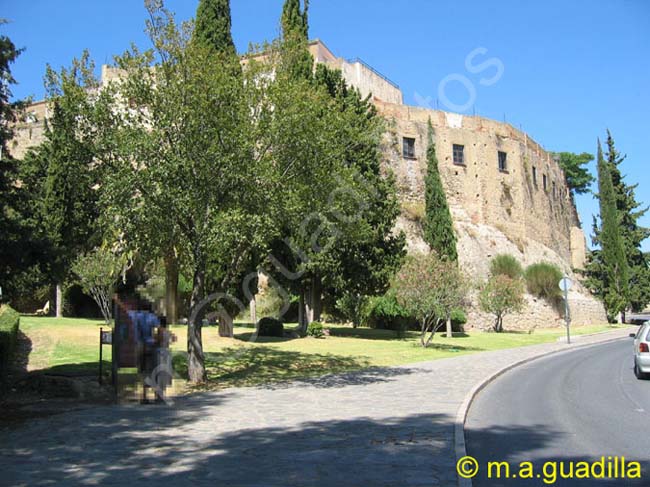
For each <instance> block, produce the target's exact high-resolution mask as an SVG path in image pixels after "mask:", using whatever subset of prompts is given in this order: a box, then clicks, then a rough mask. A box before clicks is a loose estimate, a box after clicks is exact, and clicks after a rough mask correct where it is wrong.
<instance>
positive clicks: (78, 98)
mask: <svg viewBox="0 0 650 487" xmlns="http://www.w3.org/2000/svg"><path fill="white" fill-rule="evenodd" d="M93 69H94V65H93V63H92V62H91V61H90V59H89V55H88V53H87V52H85V53H84V54H83V56H82V57H81V58H80V59H79V60H74V61H73V63H72V67H71V68H70V69H65V68H64V69H62V70H61V72H60V73H56V72H54V71H53V70H52V69H51V68H50V67H49V66H48V68H47V73H46V82H47V88H48V94H49V101H50V103H51V104H52V117H51V119H50V120H49V123H48V126H47V129H46V132H45V141H44V143H43V147H42V148H41V150H40V151H38V152H37V153H36V154H38V155H39V156H40V157H45V158H46V160H47V170H46V174H45V179H44V182H43V201H42V207H43V210H42V216H43V224H44V227H45V230H46V233H47V236H48V238H49V241H50V244H51V245H52V248H53V251H54V256H55V258H54V262H53V265H52V274H53V278H54V279H55V280H56V281H57V282H61V281H62V280H63V279H65V277H66V275H67V272H68V269H69V266H70V264H71V262H72V261H73V260H74V258H75V257H76V256H77V255H78V254H79V253H81V252H83V251H85V250H88V249H89V248H92V246H93V243H96V242H97V226H96V224H97V219H98V216H99V209H98V205H97V201H98V191H97V190H96V188H95V184H96V183H97V182H98V178H97V170H95V169H94V167H95V165H94V158H95V150H94V140H93V135H94V131H93V127H92V112H93V106H92V102H91V100H90V97H89V91H90V90H94V89H97V87H98V81H97V80H96V79H95V78H94V76H93Z"/></svg>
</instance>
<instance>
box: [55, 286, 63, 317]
mask: <svg viewBox="0 0 650 487" xmlns="http://www.w3.org/2000/svg"><path fill="white" fill-rule="evenodd" d="M56 317H57V318H63V284H61V283H60V282H59V283H57V285H56Z"/></svg>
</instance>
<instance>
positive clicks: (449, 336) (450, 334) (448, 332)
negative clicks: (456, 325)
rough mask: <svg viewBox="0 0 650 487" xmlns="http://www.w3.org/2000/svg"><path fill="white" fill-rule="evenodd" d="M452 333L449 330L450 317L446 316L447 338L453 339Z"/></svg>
mask: <svg viewBox="0 0 650 487" xmlns="http://www.w3.org/2000/svg"><path fill="white" fill-rule="evenodd" d="M453 337H454V332H453V330H452V329H451V316H447V338H453Z"/></svg>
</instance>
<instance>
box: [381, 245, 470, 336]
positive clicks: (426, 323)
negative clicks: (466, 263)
mask: <svg viewBox="0 0 650 487" xmlns="http://www.w3.org/2000/svg"><path fill="white" fill-rule="evenodd" d="M467 282H468V280H467V277H466V276H465V275H464V274H463V273H462V272H461V271H460V269H459V268H458V265H457V264H456V262H454V261H451V260H449V259H445V258H440V257H438V256H437V255H436V254H435V252H431V253H430V254H428V255H425V254H416V255H414V256H412V257H410V258H409V259H407V261H406V263H405V264H404V266H402V268H401V269H400V271H399V272H398V273H397V275H396V276H395V278H394V281H393V289H394V291H395V296H396V298H397V302H398V304H399V305H400V306H401V307H402V308H404V309H405V310H406V312H407V313H409V314H410V315H411V316H415V317H416V318H417V319H418V321H419V322H420V324H421V327H420V332H421V334H420V341H421V344H422V346H424V347H426V346H427V345H428V344H429V343H430V342H431V340H432V339H433V336H434V334H435V333H436V331H437V330H438V328H439V327H440V326H441V325H442V324H444V323H445V322H446V320H447V319H450V318H451V313H452V312H453V311H454V310H455V309H458V308H461V307H462V306H463V305H464V304H465V301H466V297H467V292H468V284H467ZM427 333H429V334H430V335H429V338H428V339H427V338H426V334H427Z"/></svg>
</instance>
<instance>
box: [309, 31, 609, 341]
mask: <svg viewBox="0 0 650 487" xmlns="http://www.w3.org/2000/svg"><path fill="white" fill-rule="evenodd" d="M310 50H311V53H312V55H313V56H314V59H315V61H316V62H321V63H325V64H328V65H329V66H331V67H333V68H338V69H340V70H341V71H342V73H343V76H344V77H345V79H346V81H347V82H348V83H349V84H351V85H353V86H355V87H357V88H358V89H359V91H360V92H361V94H362V95H363V96H368V95H371V97H372V101H373V103H374V105H375V106H376V107H377V110H378V112H379V113H380V114H381V115H382V116H383V117H384V118H385V119H386V122H387V132H386V134H385V137H384V141H383V155H384V165H385V168H386V169H388V170H391V171H392V172H393V173H394V174H395V176H396V180H397V185H398V189H399V193H400V200H401V201H402V205H403V212H402V215H401V216H400V217H399V219H398V222H397V229H398V230H403V231H404V232H405V233H406V235H407V241H408V246H409V249H410V250H411V251H418V250H419V251H426V250H428V246H427V244H426V243H425V242H424V240H423V238H422V227H421V218H422V216H423V213H424V176H425V175H426V167H427V161H426V150H427V145H428V122H429V120H430V121H431V125H432V126H433V130H434V143H435V144H436V155H437V158H438V165H439V169H440V174H441V177H442V181H443V185H444V187H445V192H446V194H447V201H448V202H449V207H450V210H451V213H452V216H453V219H454V229H455V231H456V233H457V236H458V254H459V261H460V263H461V265H462V267H463V268H464V269H465V270H466V271H467V272H468V274H469V275H470V276H471V278H472V279H474V280H475V281H476V282H477V283H478V282H480V281H482V280H484V279H485V278H486V277H487V274H488V268H489V262H490V259H491V258H492V257H494V256H495V255H497V254H501V253H508V254H512V255H514V256H515V257H517V258H518V259H519V261H520V262H521V263H522V265H524V266H527V265H530V264H533V263H536V262H540V261H547V262H552V263H554V264H556V265H558V266H559V267H560V268H561V269H562V270H563V271H564V272H565V273H566V274H568V275H569V276H571V277H572V278H573V280H574V282H575V283H576V284H575V286H574V288H573V289H572V290H571V292H570V294H569V303H570V305H571V314H572V321H573V323H576V324H579V325H582V324H585V325H586V324H601V323H605V322H606V315H605V311H604V309H603V306H602V304H601V303H600V302H599V301H597V300H596V299H594V298H593V296H591V294H590V293H589V292H588V291H587V290H586V289H585V288H584V287H583V286H582V285H581V284H580V282H579V279H578V276H577V275H576V274H575V272H574V269H581V268H582V267H583V266H584V263H585V259H586V241H585V236H584V233H583V231H582V228H581V226H580V220H579V218H578V213H577V210H576V207H575V204H574V201H573V199H572V197H571V194H570V191H569V188H568V187H567V184H566V178H565V176H564V172H563V171H562V169H561V168H560V167H559V165H558V163H557V161H556V160H554V159H553V156H552V154H551V153H549V152H548V151H546V150H544V149H543V148H542V147H541V146H540V145H539V144H538V143H537V142H535V141H534V140H533V139H531V138H530V137H529V136H528V134H526V133H525V132H522V131H521V130H518V129H516V128H514V127H512V126H511V125H510V124H507V123H502V122H498V121H495V120H490V119H487V118H483V117H478V116H466V115H461V114H457V113H449V112H444V111H440V110H431V109H428V108H420V107H413V106H408V105H405V104H404V103H403V96H402V92H401V90H400V89H399V87H398V86H397V85H396V84H394V83H393V82H392V81H390V80H389V79H388V78H386V77H385V76H383V75H381V74H380V73H378V72H377V71H376V70H374V69H373V68H371V67H370V66H368V65H367V64H365V63H364V62H363V61H360V60H355V61H346V60H344V59H342V58H337V57H336V56H334V55H333V54H332V53H331V51H330V50H329V49H328V48H327V47H326V46H325V45H324V44H323V43H322V42H321V41H319V40H316V41H313V42H312V43H311V45H310ZM404 139H410V140H411V141H413V143H414V144H413V146H412V149H413V153H412V154H405V148H404V143H405V141H404ZM454 145H456V146H462V152H463V159H462V161H459V160H458V158H457V159H456V160H455V159H454V150H453V148H454ZM499 152H502V153H504V154H505V167H500V165H499ZM502 157H503V156H502ZM526 299H527V301H528V306H527V309H526V311H525V312H524V313H523V315H518V316H510V317H506V319H505V326H506V327H507V328H519V329H534V328H542V327H549V326H562V325H563V323H564V321H563V318H562V317H561V316H560V314H559V313H558V311H557V310H556V309H554V308H553V307H552V306H551V305H549V304H548V303H546V302H545V301H544V300H540V299H535V298H534V297H532V296H527V297H526ZM472 301H473V302H474V303H476V299H475V297H474V299H472ZM491 324H492V318H491V317H490V316H487V315H485V314H484V313H482V312H481V311H480V310H478V309H477V307H476V306H475V305H473V306H472V307H471V309H470V311H469V313H468V326H469V327H478V328H489V327H490V325H491Z"/></svg>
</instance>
